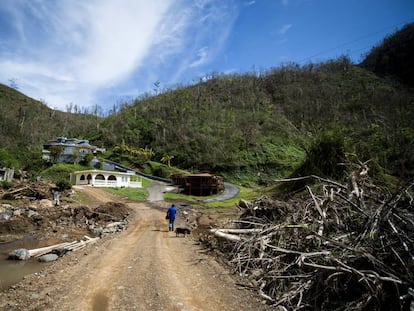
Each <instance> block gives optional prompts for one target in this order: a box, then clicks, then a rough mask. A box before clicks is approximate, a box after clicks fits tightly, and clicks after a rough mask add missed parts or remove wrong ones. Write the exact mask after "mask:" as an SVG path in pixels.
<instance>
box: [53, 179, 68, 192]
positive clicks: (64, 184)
mask: <svg viewBox="0 0 414 311" xmlns="http://www.w3.org/2000/svg"><path fill="white" fill-rule="evenodd" d="M56 187H57V188H58V190H59V191H65V190H69V189H71V188H72V184H71V183H70V182H69V181H67V180H59V181H58V182H57V183H56Z"/></svg>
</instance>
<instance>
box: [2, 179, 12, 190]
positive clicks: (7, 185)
mask: <svg viewBox="0 0 414 311" xmlns="http://www.w3.org/2000/svg"><path fill="white" fill-rule="evenodd" d="M0 185H1V187H2V188H3V189H10V188H11V187H12V186H13V183H12V182H10V181H6V180H3V181H1V182H0Z"/></svg>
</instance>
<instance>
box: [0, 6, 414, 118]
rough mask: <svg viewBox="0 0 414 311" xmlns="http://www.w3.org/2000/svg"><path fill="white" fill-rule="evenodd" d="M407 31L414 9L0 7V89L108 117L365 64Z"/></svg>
mask: <svg viewBox="0 0 414 311" xmlns="http://www.w3.org/2000/svg"><path fill="white" fill-rule="evenodd" d="M409 22H414V1H412V0H151V1H148V0H1V1H0V68H1V70H0V83H3V84H6V85H13V86H16V87H17V88H18V89H19V90H20V91H21V92H23V93H25V94H26V95H28V96H30V97H33V98H35V99H40V100H42V101H44V102H45V103H46V104H47V105H48V106H49V107H51V108H55V109H59V110H63V111H66V110H67V107H68V106H69V105H70V104H72V105H77V106H78V107H94V106H96V105H98V106H99V107H100V109H101V111H102V112H104V113H105V112H107V111H109V110H110V109H111V108H112V107H113V106H114V105H117V104H120V103H122V102H125V101H129V100H131V99H133V98H137V97H140V96H142V95H143V94H145V93H154V92H155V91H154V90H155V89H156V87H155V85H154V84H155V83H157V84H158V85H159V87H158V90H161V91H162V90H163V89H167V88H174V87H176V86H178V85H187V84H189V83H194V82H196V81H199V80H200V79H203V78H205V77H208V76H209V75H211V74H212V73H245V72H252V71H255V72H257V71H260V72H263V71H266V70H269V69H271V68H275V67H278V66H280V65H282V64H284V63H287V62H296V63H299V64H306V63H309V62H313V63H317V62H321V61H325V60H328V59H335V58H337V57H339V56H342V55H348V56H349V57H351V59H352V61H354V62H359V61H360V60H361V57H362V55H363V54H364V53H367V52H368V51H369V50H370V48H371V47H372V46H374V45H377V44H379V43H380V42H381V41H382V39H383V38H384V37H385V36H387V35H391V34H392V33H393V32H395V31H396V30H397V29H400V28H401V27H402V26H403V25H404V24H406V23H409Z"/></svg>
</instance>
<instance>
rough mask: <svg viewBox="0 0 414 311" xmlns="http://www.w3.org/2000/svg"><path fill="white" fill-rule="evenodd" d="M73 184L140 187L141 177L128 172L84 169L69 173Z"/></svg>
mask: <svg viewBox="0 0 414 311" xmlns="http://www.w3.org/2000/svg"><path fill="white" fill-rule="evenodd" d="M71 181H72V184H74V185H91V186H96V187H118V188H123V187H125V188H126V187H129V188H142V177H141V176H137V175H135V174H130V173H121V172H115V171H102V170H85V171H76V172H74V173H72V174H71Z"/></svg>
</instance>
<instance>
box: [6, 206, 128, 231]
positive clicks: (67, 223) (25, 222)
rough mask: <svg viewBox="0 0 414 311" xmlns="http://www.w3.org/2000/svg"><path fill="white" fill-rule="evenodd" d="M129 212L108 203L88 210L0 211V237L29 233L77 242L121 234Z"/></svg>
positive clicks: (28, 208) (21, 208)
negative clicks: (81, 238) (65, 238)
mask: <svg viewBox="0 0 414 311" xmlns="http://www.w3.org/2000/svg"><path fill="white" fill-rule="evenodd" d="M130 213H131V209H130V208H129V207H128V206H126V205H125V204H123V203H117V202H108V203H105V204H103V205H100V206H98V207H96V208H95V209H91V208H90V207H88V206H56V207H43V208H33V207H15V206H12V205H9V204H3V205H2V206H1V209H0V233H1V234H24V233H32V234H34V235H37V236H38V238H50V237H53V236H55V235H61V234H65V235H66V236H68V237H71V238H72V237H73V238H77V236H78V235H79V236H83V235H84V234H86V233H91V234H93V235H95V236H103V235H106V234H110V233H114V232H118V231H121V230H124V229H125V228H126V226H127V222H128V216H129V215H130Z"/></svg>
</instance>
